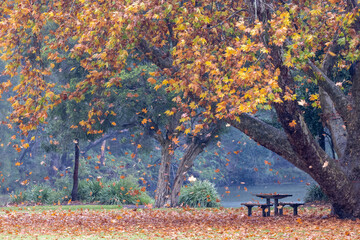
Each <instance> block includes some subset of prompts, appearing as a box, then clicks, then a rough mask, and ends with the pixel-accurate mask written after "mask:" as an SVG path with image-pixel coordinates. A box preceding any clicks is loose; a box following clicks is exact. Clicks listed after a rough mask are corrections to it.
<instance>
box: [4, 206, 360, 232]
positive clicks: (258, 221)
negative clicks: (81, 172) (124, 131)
mask: <svg viewBox="0 0 360 240" xmlns="http://www.w3.org/2000/svg"><path fill="white" fill-rule="evenodd" d="M0 211H1V214H0V238H1V239H100V238H108V239H360V220H356V221H352V220H339V219H336V218H326V216H327V214H328V213H329V209H327V208H319V207H317V208H301V209H299V214H300V215H299V216H298V217H294V216H292V215H291V213H292V211H291V210H290V209H289V210H288V209H285V210H284V214H286V216H282V217H268V218H263V217H260V215H261V212H260V211H257V210H255V211H254V216H252V217H248V216H247V215H246V210H245V209H242V208H240V209H138V210H135V209H114V208H113V209H109V208H106V207H105V208H104V209H101V207H100V209H99V208H98V209H96V208H95V207H93V206H92V207H90V209H88V208H86V207H85V206H82V207H79V206H76V207H74V206H72V208H70V207H67V208H65V207H53V208H49V207H48V208H43V209H42V208H39V207H37V208H32V207H25V208H11V209H8V208H7V209H5V208H3V209H0Z"/></svg>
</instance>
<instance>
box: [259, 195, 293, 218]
mask: <svg viewBox="0 0 360 240" xmlns="http://www.w3.org/2000/svg"><path fill="white" fill-rule="evenodd" d="M255 196H257V197H259V198H265V199H266V204H270V199H274V215H275V216H277V215H279V209H278V206H279V199H282V198H286V197H291V196H292V195H290V194H278V193H260V194H255ZM271 206H272V205H271ZM268 209H269V210H268V212H267V215H268V216H270V207H268Z"/></svg>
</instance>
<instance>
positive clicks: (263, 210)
mask: <svg viewBox="0 0 360 240" xmlns="http://www.w3.org/2000/svg"><path fill="white" fill-rule="evenodd" d="M241 205H244V206H246V207H247V209H248V216H251V211H252V208H253V207H260V208H261V209H262V216H263V217H267V216H270V214H269V209H270V207H271V206H272V204H266V203H251V202H249V203H242V204H241ZM265 209H268V211H267V212H266V210H265Z"/></svg>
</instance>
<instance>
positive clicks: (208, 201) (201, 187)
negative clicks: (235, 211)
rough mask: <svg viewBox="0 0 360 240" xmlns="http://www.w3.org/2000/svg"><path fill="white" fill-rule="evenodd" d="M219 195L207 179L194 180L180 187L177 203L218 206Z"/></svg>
mask: <svg viewBox="0 0 360 240" xmlns="http://www.w3.org/2000/svg"><path fill="white" fill-rule="evenodd" d="M219 199H220V196H219V194H218V192H217V191H216V188H215V186H214V184H212V183H210V182H209V181H207V180H205V181H196V182H194V183H193V184H191V185H190V186H187V187H182V188H181V193H180V198H179V203H180V205H188V206H189V207H220V201H219Z"/></svg>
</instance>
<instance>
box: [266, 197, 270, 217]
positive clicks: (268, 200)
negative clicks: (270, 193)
mask: <svg viewBox="0 0 360 240" xmlns="http://www.w3.org/2000/svg"><path fill="white" fill-rule="evenodd" d="M266 204H268V205H270V198H267V199H266ZM267 209H268V212H267V214H266V215H267V216H270V206H269V207H267Z"/></svg>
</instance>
